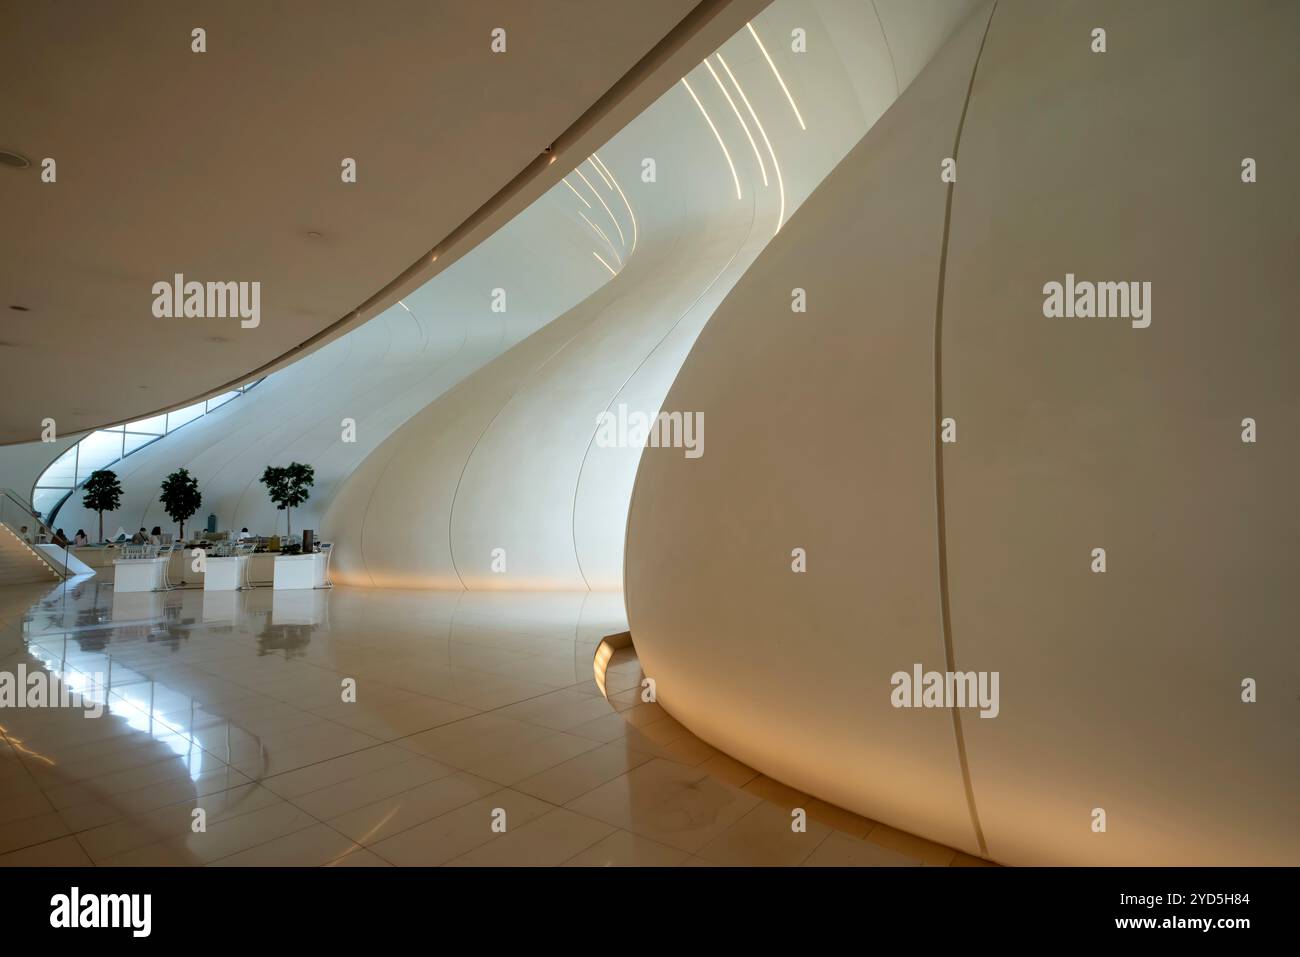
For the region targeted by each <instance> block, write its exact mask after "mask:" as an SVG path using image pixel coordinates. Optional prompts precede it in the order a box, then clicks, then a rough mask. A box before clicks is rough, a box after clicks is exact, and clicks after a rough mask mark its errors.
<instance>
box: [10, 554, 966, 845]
mask: <svg viewBox="0 0 1300 957" xmlns="http://www.w3.org/2000/svg"><path fill="white" fill-rule="evenodd" d="M626 627H627V623H626V620H625V619H624V617H623V602H622V596H621V595H617V594H602V593H558V594H556V593H501V592H497V593H491V592H466V593H462V592H400V591H381V590H371V589H358V588H338V589H334V590H333V591H309V592H274V591H272V590H270V589H258V590H254V591H248V592H241V593H211V594H205V593H204V592H202V591H198V590H190V591H173V592H167V593H159V594H145V595H131V594H122V595H116V596H115V595H114V594H113V591H112V586H111V585H106V584H104V583H97V582H96V581H95V579H94V578H88V579H85V580H82V581H80V582H69V583H67V584H63V585H59V586H57V587H55V588H54V589H53V590H52V591H51V590H50V589H49V587H48V586H12V587H7V588H2V589H0V672H5V673H9V674H11V675H17V674H18V673H19V671H20V667H22V668H25V669H26V673H27V674H29V675H30V674H32V673H35V672H47V673H50V672H52V673H54V674H57V675H61V676H62V684H63V685H64V686H66V688H67V689H68V690H69V691H77V692H84V693H85V695H86V697H85V699H84V701H83V702H82V703H83V705H84V706H85V707H86V708H91V707H93V702H95V701H98V702H101V703H102V702H104V701H105V699H106V700H107V708H106V710H105V711H104V713H103V715H102V717H99V718H96V719H92V718H87V717H86V716H85V715H86V711H85V710H84V709H76V708H66V707H65V708H8V707H6V708H5V709H4V710H2V711H0V729H2V730H3V738H2V739H0V865H10V866H13V865H89V864H105V865H132V864H137V865H138V864H163V865H172V864H174V865H194V864H221V865H232V864H233V865H300V866H301V865H332V866H387V865H390V864H396V865H437V864H454V865H494V864H497V865H525V864H531V865H558V864H571V865H598V866H600V865H638V864H639V865H667V866H673V865H692V866H701V865H703V866H709V865H763V864H770V865H795V864H805V865H828V866H836V865H864V866H884V865H917V864H922V863H925V864H937V865H946V864H982V863H984V862H983V861H978V860H976V859H975V858H970V857H968V856H966V855H964V854H959V853H957V852H955V851H953V850H952V849H950V848H946V847H941V846H939V845H937V844H933V843H931V842H929V841H924V840H922V839H920V838H918V837H914V836H912V835H909V834H904V833H902V832H900V831H895V830H893V829H892V828H888V827H885V826H884V825H881V824H877V823H875V822H873V821H869V820H867V819H865V818H861V817H858V816H856V815H852V814H849V813H847V812H845V811H842V810H840V809H838V808H834V807H831V806H830V805H827V804H825V803H823V802H820V801H817V800H814V799H812V798H809V797H807V796H805V795H801V794H799V793H798V792H795V791H792V790H791V789H789V788H786V787H784V786H783V785H781V784H778V783H777V782H775V781H772V780H771V779H769V778H765V777H763V776H762V775H759V774H757V773H756V772H754V771H753V770H751V769H750V768H747V767H745V766H744V765H741V764H739V763H738V762H736V761H734V760H732V759H731V758H729V757H727V756H725V755H723V754H720V753H718V752H717V751H715V750H714V749H712V748H710V747H709V746H708V745H707V744H705V743H704V742H702V741H700V740H699V739H698V738H696V737H695V736H694V735H692V734H691V733H690V732H689V731H687V730H686V729H685V728H683V727H682V726H681V725H680V724H678V723H677V722H676V721H674V720H673V719H672V718H671V717H670V716H668V715H667V714H666V713H665V712H664V710H663V709H662V708H660V707H659V706H658V705H656V704H646V703H642V701H641V700H640V693H639V683H640V678H641V673H640V668H639V666H638V664H637V661H636V658H635V655H634V653H633V652H632V651H631V650H630V649H628V650H625V651H621V652H619V653H618V654H617V655H616V656H615V657H614V659H613V660H612V661H611V663H610V666H609V670H608V672H607V675H606V678H607V684H608V691H609V694H610V699H609V700H606V699H605V698H604V697H603V696H602V695H601V693H600V691H599V689H598V688H597V686H596V683H595V681H594V680H593V672H592V657H593V654H594V652H595V649H596V646H597V644H598V643H599V641H600V639H601V637H602V636H604V635H607V634H610V633H613V632H618V631H622V630H624V629H626ZM346 679H354V681H355V688H356V700H355V702H347V701H344V700H342V698H343V688H344V686H345V684H348V682H346ZM56 687H57V684H56ZM793 807H803V808H805V809H806V810H807V816H808V822H807V831H806V833H795V832H793V831H792V829H791V826H790V823H791V814H790V809H791V808H793ZM197 809H202V812H203V815H202V817H204V818H205V820H204V821H202V822H200V821H199V818H200V816H201V815H199V814H198V812H197ZM503 812H504V813H503ZM503 816H504V823H505V831H504V833H500V826H499V825H498V827H497V829H496V830H494V828H493V823H494V821H500V820H501V818H502V817H503ZM200 823H202V824H203V825H204V826H203V828H200V827H199V824H200Z"/></svg>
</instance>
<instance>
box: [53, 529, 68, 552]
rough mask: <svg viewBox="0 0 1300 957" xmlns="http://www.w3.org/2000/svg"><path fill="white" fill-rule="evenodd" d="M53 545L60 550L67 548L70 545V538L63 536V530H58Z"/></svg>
mask: <svg viewBox="0 0 1300 957" xmlns="http://www.w3.org/2000/svg"><path fill="white" fill-rule="evenodd" d="M53 543H54V544H55V545H58V546H59V548H66V547H67V545H68V536H67V535H64V534H63V529H61V528H60V529H58V530H56V531H55V533H54V539H53Z"/></svg>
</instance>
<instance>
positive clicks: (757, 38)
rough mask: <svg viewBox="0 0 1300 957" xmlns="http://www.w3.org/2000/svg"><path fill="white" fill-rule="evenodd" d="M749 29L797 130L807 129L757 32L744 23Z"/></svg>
mask: <svg viewBox="0 0 1300 957" xmlns="http://www.w3.org/2000/svg"><path fill="white" fill-rule="evenodd" d="M745 26H747V27H749V35H750V36H752V37H753V38H754V42H755V43H757V44H758V48H759V49H760V50H762V51H763V59H765V60H767V65H768V66H770V67H771V68H772V75H773V76H775V77H776V82H777V83H780V84H781V91H782V92H783V93H785V98H786V99H787V100H789V101H790V109H792V110H794V118H795V119H796V120H798V121H799V129H801V130H806V129H808V127H807V126H806V125H805V124H804V121H803V116H802V115H801V114H800V113H799V107H797V106H796V105H795V102H794V97H793V96H791V95H790V88H789V87H787V86H786V85H785V80H783V79H781V71H780V70H778V69H777V68H776V64H775V63H773V62H772V58H771V57H770V56H768V55H767V47H765V46H763V41H762V40H760V39H759V37H758V31H757V30H755V29H754V24H752V23H746V24H745Z"/></svg>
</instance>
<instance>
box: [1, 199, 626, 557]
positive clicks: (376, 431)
mask: <svg viewBox="0 0 1300 957" xmlns="http://www.w3.org/2000/svg"><path fill="white" fill-rule="evenodd" d="M557 190H562V191H563V192H564V194H565V195H566V196H567V195H569V194H568V191H567V190H564V189H563V187H562V186H561V187H557ZM587 230H588V227H587V226H586V224H584V223H583V222H582V220H581V219H580V218H579V217H577V216H576V215H574V214H573V212H572V210H571V209H570V208H569V205H568V204H567V203H564V202H562V201H561V198H560V197H559V195H558V193H557V191H556V190H552V191H551V192H550V193H548V194H547V195H546V196H544V197H543V198H542V199H541V200H539V201H538V202H537V203H535V204H534V205H533V206H531V207H529V209H528V210H526V211H525V212H524V213H523V214H521V215H520V216H519V217H517V218H516V219H515V220H513V221H512V222H511V223H510V224H509V226H507V227H506V228H505V229H503V230H502V231H500V232H499V233H497V234H496V235H494V236H493V237H492V238H491V239H489V240H487V241H486V242H485V243H483V244H482V245H481V246H479V247H478V248H477V249H475V250H474V251H472V252H471V253H469V254H468V255H467V256H466V257H465V258H464V259H462V260H460V261H458V262H457V263H455V264H454V265H452V266H451V267H450V268H449V269H448V270H447V271H446V272H444V273H442V274H440V275H439V276H437V277H436V278H435V279H433V280H431V281H430V282H429V283H428V284H426V285H425V286H423V287H421V288H420V289H419V290H417V291H416V292H414V293H412V294H411V295H410V296H409V297H407V299H406V300H404V302H405V303H406V307H407V308H402V307H401V306H400V305H399V306H397V307H394V308H392V309H389V310H388V311H386V312H385V313H383V314H382V315H380V316H378V317H376V318H375V319H373V320H371V321H370V322H368V323H366V324H365V325H364V326H361V327H360V328H359V329H357V330H355V331H353V332H351V333H349V334H348V335H346V336H344V337H342V338H341V339H339V340H337V341H336V342H333V343H330V344H329V345H327V346H325V347H323V348H322V349H320V350H319V351H317V352H315V353H312V354H311V355H309V356H307V357H306V358H304V359H302V360H301V361H299V362H297V363H295V364H294V365H292V366H290V367H289V368H287V369H284V370H282V371H281V372H278V373H276V374H274V375H272V376H269V377H268V378H267V379H265V380H264V381H263V382H262V383H261V384H260V385H258V386H257V388H255V389H253V390H252V391H250V392H248V393H246V394H245V395H244V396H242V397H240V398H238V399H235V400H233V401H231V402H229V403H227V404H226V405H224V406H222V407H221V408H220V409H218V410H216V411H215V412H212V413H209V414H208V415H206V416H204V417H202V418H201V419H198V420H196V421H194V422H192V423H190V424H188V425H186V426H184V427H182V428H181V429H179V430H177V431H176V432H173V433H171V434H170V435H167V436H165V437H164V438H162V439H160V440H159V441H157V442H155V443H153V444H151V445H149V446H147V447H146V448H144V449H141V450H139V451H137V452H135V453H133V454H132V455H129V456H127V458H125V459H123V460H122V461H121V462H119V463H117V464H114V465H111V466H109V467H110V468H112V469H114V471H116V472H117V473H118V476H119V478H120V479H121V480H122V486H123V489H124V493H125V494H124V495H123V500H122V507H121V508H120V509H119V510H118V511H117V512H116V513H113V514H111V515H106V516H105V528H106V531H111V530H112V529H113V528H116V527H117V525H119V524H120V525H122V526H123V527H125V528H126V529H127V530H133V529H135V528H138V527H139V526H141V525H143V526H145V527H146V528H152V527H153V526H154V525H161V526H163V527H164V528H173V527H174V523H172V521H171V520H170V519H169V518H168V517H167V516H166V514H165V512H164V511H163V509H162V506H161V505H160V504H159V502H158V500H157V494H158V485H159V483H160V482H161V480H162V478H163V477H164V476H165V475H167V474H168V473H169V472H171V471H173V470H174V469H176V468H180V467H182V466H183V467H185V468H188V469H189V470H190V471H191V473H193V474H194V475H195V477H196V478H197V479H198V481H199V486H200V490H201V491H202V494H203V507H202V509H201V510H200V512H199V514H198V515H197V516H195V520H196V521H197V522H198V524H199V525H200V526H201V525H202V524H203V522H204V521H205V520H206V517H207V515H208V514H209V513H210V512H211V513H215V514H216V515H217V518H218V521H219V527H221V528H236V529H237V528H241V527H243V526H247V527H248V528H250V529H252V530H254V531H256V532H259V533H262V534H270V533H272V532H274V531H276V530H277V529H278V530H279V531H281V532H283V531H284V529H285V516H284V513H283V512H280V511H277V510H276V508H275V507H274V506H273V505H272V504H271V502H270V500H269V499H268V498H267V496H266V491H265V488H264V487H263V486H262V485H261V484H260V482H259V481H258V479H259V478H260V476H261V474H262V470H263V469H264V468H265V467H266V466H267V465H281V464H285V463H288V462H290V461H295V460H296V461H300V462H306V463H309V464H311V465H313V466H314V467H315V469H316V486H315V488H314V490H313V492H312V498H311V499H310V500H309V501H308V502H307V503H306V504H305V505H304V506H302V507H301V508H299V509H295V510H294V515H293V528H294V529H295V530H299V529H303V528H316V529H318V530H320V531H322V532H323V533H325V534H326V535H327V538H328V529H327V528H326V527H325V526H323V525H322V519H323V513H324V510H325V506H326V505H327V504H328V502H329V501H330V499H331V498H332V497H333V495H334V493H335V492H336V490H337V489H338V487H339V485H340V484H341V483H342V481H343V480H344V479H345V478H346V476H347V475H348V474H350V473H351V471H352V470H353V469H354V468H355V467H356V465H357V464H358V463H359V462H361V461H362V460H363V459H364V458H365V457H366V455H367V454H369V452H371V451H372V450H373V449H374V448H375V447H376V446H377V445H378V444H379V443H380V441H382V440H383V439H384V438H385V437H386V436H388V435H389V434H391V432H392V431H393V430H394V429H396V428H397V427H398V426H399V425H400V424H401V423H402V422H403V421H405V420H406V419H407V418H408V417H409V416H410V415H412V414H413V413H414V412H416V411H417V410H419V409H420V408H422V407H423V406H425V405H427V404H428V403H429V402H430V401H432V400H433V399H434V398H436V397H437V396H438V395H441V394H442V393H443V392H445V391H446V390H447V389H448V388H449V387H450V386H451V385H453V384H454V383H456V382H458V381H459V380H461V379H462V378H464V377H465V376H466V375H468V374H469V373H471V372H473V371H474V370H475V369H477V368H479V367H481V366H482V365H483V364H484V363H485V362H487V361H489V360H490V359H492V358H493V357H494V356H497V355H499V354H501V353H502V352H503V351H505V350H507V349H508V348H509V347H510V346H511V345H512V344H514V343H516V342H519V341H520V340H521V339H523V338H525V337H526V336H527V335H528V334H529V333H531V332H533V331H534V330H536V329H538V328H540V327H541V326H543V325H545V324H546V323H547V322H549V321H550V320H551V319H553V318H554V317H555V316H556V315H558V314H559V313H561V312H563V311H564V310H565V309H567V308H568V307H569V306H571V305H572V304H573V303H575V302H577V301H579V300H581V299H583V298H584V297H586V296H587V295H588V294H589V293H590V292H591V291H592V290H593V289H596V288H598V287H599V286H600V285H601V284H602V283H603V282H605V281H607V280H608V279H609V274H608V273H607V272H606V271H605V270H604V269H603V268H602V267H601V266H600V265H599V263H597V262H596V261H595V260H594V259H592V258H591V255H590V245H589V243H588V241H587V239H586V232H587ZM503 285H504V286H508V287H509V290H510V296H509V300H508V301H509V306H510V308H509V310H508V312H506V313H498V312H493V311H492V310H491V308H490V300H491V291H492V289H494V288H496V287H497V286H503ZM408 309H409V311H408ZM344 418H351V419H354V420H355V422H356V441H355V442H345V441H344V440H343V428H342V425H341V423H342V421H343V419H344ZM30 447H32V446H23V447H18V448H20V449H26V448H30ZM5 455H6V456H7V457H13V456H14V453H13V451H12V450H5ZM51 457H52V456H51ZM28 458H30V456H29V455H24V460H26V459H28ZM46 464H48V459H47V462H46ZM34 478H35V476H32V477H31V478H29V479H28V481H27V485H28V487H30V484H31V482H32V481H33V480H34ZM97 521H98V520H97V517H96V516H95V515H94V514H93V513H89V512H87V511H86V510H85V509H83V508H82V507H81V493H80V492H75V493H74V494H73V496H72V497H71V498H69V500H68V502H67V503H66V504H65V505H64V506H63V508H62V509H61V510H60V511H59V514H58V519H57V524H58V525H60V526H61V527H63V528H64V529H66V530H68V531H69V533H70V532H71V531H72V530H74V529H76V528H79V527H84V528H86V529H88V530H92V535H93V529H94V528H96V527H97Z"/></svg>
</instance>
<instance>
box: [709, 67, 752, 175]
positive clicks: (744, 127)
mask: <svg viewBox="0 0 1300 957" xmlns="http://www.w3.org/2000/svg"><path fill="white" fill-rule="evenodd" d="M704 65H705V66H707V67H708V68H709V74H710V75H711V76H712V77H713V82H714V83H716V84H718V89H719V90H721V91H722V95H723V96H725V97H726V98H727V103H729V104H730V105H731V112H733V113H735V114H736V119H737V120H739V121H740V128H741V129H742V130H744V131H745V136H746V137H747V138H748V139H749V145H750V146H751V147H753V149H754V159H756V160H758V169H759V172H761V173H762V174H763V185H764V186H766V185H767V164H765V163H764V162H763V154H762V153H760V152H759V151H758V144H757V143H755V142H754V135H753V134H752V133H750V132H749V124H748V123H746V122H745V118H744V117H743V116H741V115H740V108H739V107H738V106H736V101H735V100H733V99H732V98H731V94H730V93H728V92H727V88H726V87H725V86H723V85H722V80H721V78H720V77H719V76H718V74H717V72H716V71H715V70H714V69H713V64H711V63H710V62H709V61H708V59H707V58H706V59H705V61H704Z"/></svg>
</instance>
